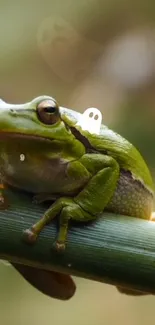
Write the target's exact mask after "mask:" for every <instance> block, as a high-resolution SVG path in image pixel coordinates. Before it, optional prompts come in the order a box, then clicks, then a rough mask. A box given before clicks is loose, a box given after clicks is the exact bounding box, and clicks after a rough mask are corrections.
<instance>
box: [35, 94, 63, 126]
mask: <svg viewBox="0 0 155 325" xmlns="http://www.w3.org/2000/svg"><path fill="white" fill-rule="evenodd" d="M36 109H37V115H38V118H39V120H40V121H41V122H42V123H44V124H49V125H50V124H55V123H56V122H57V121H58V120H59V118H60V115H59V107H58V104H57V102H56V101H55V100H54V99H46V100H43V101H42V102H40V103H39V104H38V105H37V107H36Z"/></svg>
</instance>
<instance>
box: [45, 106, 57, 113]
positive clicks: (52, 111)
mask: <svg viewBox="0 0 155 325" xmlns="http://www.w3.org/2000/svg"><path fill="white" fill-rule="evenodd" d="M45 112H46V113H55V107H52V106H48V107H45Z"/></svg>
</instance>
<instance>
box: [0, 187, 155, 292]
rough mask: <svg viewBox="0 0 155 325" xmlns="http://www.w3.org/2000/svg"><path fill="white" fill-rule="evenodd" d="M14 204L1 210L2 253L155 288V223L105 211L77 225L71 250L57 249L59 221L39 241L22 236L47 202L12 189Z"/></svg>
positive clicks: (10, 258)
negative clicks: (37, 202)
mask: <svg viewBox="0 0 155 325" xmlns="http://www.w3.org/2000/svg"><path fill="white" fill-rule="evenodd" d="M8 196H9V200H10V208H9V209H8V210H5V211H1V212H0V258H1V259H6V260H8V261H10V262H12V263H13V262H14V263H20V264H25V265H29V266H35V267H38V268H43V269H45V270H54V271H57V272H62V273H68V274H71V275H76V276H81V277H84V278H89V279H92V280H97V281H101V282H105V283H109V284H114V285H117V286H124V287H126V288H130V289H133V290H141V291H144V292H148V293H155V223H154V222H150V221H145V220H141V219H136V218H131V217H125V216H120V215H114V214H108V213H104V214H103V215H102V216H101V217H100V218H98V219H97V221H95V222H93V223H89V224H85V225H81V224H80V226H79V225H75V224H74V225H71V226H70V229H69V234H68V242H67V247H66V251H65V253H63V254H58V253H57V252H55V251H54V250H53V248H52V243H53V241H54V239H55V236H56V231H57V228H56V223H55V222H52V223H51V224H50V225H48V226H46V227H45V229H44V230H43V231H42V233H41V234H40V236H39V238H38V240H37V242H36V244H34V245H33V246H31V245H28V244H26V243H24V241H22V232H23V230H25V229H26V228H28V227H30V226H31V225H32V223H33V222H34V221H35V220H36V219H39V218H40V217H41V216H42V214H43V213H44V211H45V209H46V207H47V206H46V205H39V206H38V205H35V204H32V197H30V196H29V195H26V194H21V193H19V192H11V191H9V192H8Z"/></svg>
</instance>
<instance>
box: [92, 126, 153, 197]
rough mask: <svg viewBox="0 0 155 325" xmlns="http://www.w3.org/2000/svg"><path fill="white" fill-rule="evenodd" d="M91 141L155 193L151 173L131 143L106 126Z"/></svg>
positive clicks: (97, 148)
mask: <svg viewBox="0 0 155 325" xmlns="http://www.w3.org/2000/svg"><path fill="white" fill-rule="evenodd" d="M89 141H90V143H91V145H92V146H93V147H94V148H95V149H96V150H98V151H100V152H103V153H104V152H105V153H106V154H108V155H110V156H112V157H113V158H115V159H116V160H117V162H118V163H119V165H120V168H121V169H123V170H125V171H130V172H131V174H132V177H133V178H135V179H137V180H139V181H140V182H141V183H142V184H143V185H144V186H145V187H147V188H148V190H150V191H151V192H153V191H154V184H153V180H152V177H151V174H150V171H149V169H148V167H147V165H146V163H145V161H144V159H143V157H142V156H141V154H140V153H139V151H138V150H137V149H136V148H135V147H134V146H133V145H132V144H131V143H130V142H129V141H127V140H126V139H124V138H123V137H122V136H120V135H119V134H117V133H115V132H114V131H112V130H110V129H109V128H107V127H106V126H104V125H102V126H101V131H100V134H99V135H90V136H89Z"/></svg>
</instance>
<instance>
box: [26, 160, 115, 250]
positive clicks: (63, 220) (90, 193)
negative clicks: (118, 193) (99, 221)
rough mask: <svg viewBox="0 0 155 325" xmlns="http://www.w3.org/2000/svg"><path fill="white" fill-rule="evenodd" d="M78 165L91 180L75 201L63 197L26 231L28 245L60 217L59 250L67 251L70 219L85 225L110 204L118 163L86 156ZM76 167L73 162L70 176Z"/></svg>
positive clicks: (57, 246)
mask: <svg viewBox="0 0 155 325" xmlns="http://www.w3.org/2000/svg"><path fill="white" fill-rule="evenodd" d="M79 164H80V167H81V165H82V166H83V167H84V170H85V169H86V170H87V171H88V172H89V174H90V179H89V181H88V182H87V184H86V185H85V187H84V188H83V189H82V190H81V191H80V193H79V194H78V195H76V196H75V197H74V198H67V197H63V198H60V199H58V200H57V201H56V202H55V203H54V204H53V205H52V206H51V207H50V208H49V209H48V210H47V211H46V212H45V214H44V216H43V217H42V218H41V219H40V220H39V221H38V222H37V223H36V224H34V225H33V226H32V227H31V229H28V230H26V231H25V234H26V236H27V239H28V241H29V242H34V241H35V240H36V238H37V236H38V234H39V233H40V231H41V230H42V229H43V228H44V226H45V225H46V224H48V223H49V222H50V221H51V220H52V219H53V218H54V217H56V216H57V215H59V216H60V217H59V218H60V219H59V220H60V223H59V232H58V236H57V240H56V248H57V249H58V250H61V249H64V248H65V242H66V237H67V231H68V222H69V220H70V219H73V220H77V221H84V222H85V221H90V220H94V219H96V218H97V216H98V214H100V213H101V212H102V211H103V210H104V208H105V207H106V205H107V204H108V202H109V201H110V199H111V197H112V195H113V193H114V191H115V189H116V186H117V181H118V178H119V165H118V163H117V162H116V160H115V159H113V158H112V157H110V156H106V155H101V154H85V155H84V156H83V157H82V158H81V159H80V160H79ZM73 166H74V163H72V162H71V163H70V165H69V169H68V175H74V172H73V171H74V170H73ZM76 168H77V165H76ZM70 171H71V172H70ZM75 173H76V171H75ZM73 177H74V176H73Z"/></svg>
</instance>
